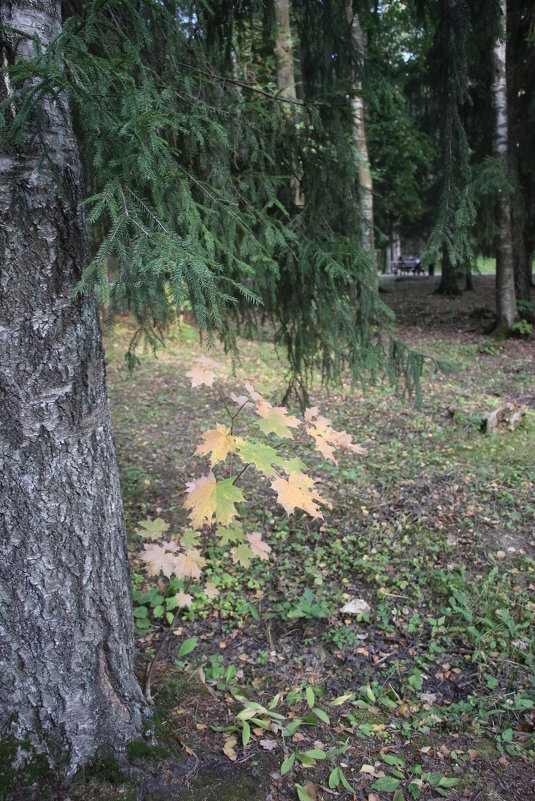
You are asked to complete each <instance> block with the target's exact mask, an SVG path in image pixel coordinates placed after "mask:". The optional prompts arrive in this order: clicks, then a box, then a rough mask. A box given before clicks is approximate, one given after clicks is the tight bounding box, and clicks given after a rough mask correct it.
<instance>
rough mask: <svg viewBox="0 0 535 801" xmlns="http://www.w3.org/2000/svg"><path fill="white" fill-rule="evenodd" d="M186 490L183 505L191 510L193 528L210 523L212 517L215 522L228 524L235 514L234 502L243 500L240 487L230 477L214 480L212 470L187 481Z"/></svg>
mask: <svg viewBox="0 0 535 801" xmlns="http://www.w3.org/2000/svg"><path fill="white" fill-rule="evenodd" d="M187 491H188V494H189V497H188V498H186V500H185V502H184V506H185V508H186V509H190V510H191V511H190V518H191V524H192V526H193V528H202V527H203V526H204V525H205V524H207V523H208V524H210V523H211V522H212V518H214V519H215V522H216V523H222V524H223V525H224V526H228V525H229V524H230V523H231V522H232V520H233V519H234V518H235V517H236V515H237V511H236V507H235V504H236V503H240V501H243V500H244V497H243V493H242V491H241V489H240V488H239V487H236V486H235V485H234V483H233V479H232V478H224V479H223V480H222V481H216V478H215V476H214V474H213V473H212V471H210V473H209V474H208V475H207V476H201V477H200V478H198V479H196V480H195V481H192V482H191V483H189V484H188V485H187Z"/></svg>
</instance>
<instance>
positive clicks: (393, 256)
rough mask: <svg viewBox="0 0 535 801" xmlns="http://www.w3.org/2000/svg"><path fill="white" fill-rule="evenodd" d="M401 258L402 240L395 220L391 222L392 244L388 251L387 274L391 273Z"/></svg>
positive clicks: (390, 243)
mask: <svg viewBox="0 0 535 801" xmlns="http://www.w3.org/2000/svg"><path fill="white" fill-rule="evenodd" d="M400 256H401V238H400V236H399V231H398V228H397V225H396V222H395V221H394V220H390V242H389V243H388V247H387V249H386V264H385V273H391V272H392V268H393V266H394V264H397V263H398V261H399V259H400Z"/></svg>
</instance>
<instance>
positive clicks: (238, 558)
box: [230, 542, 253, 567]
mask: <svg viewBox="0 0 535 801" xmlns="http://www.w3.org/2000/svg"><path fill="white" fill-rule="evenodd" d="M230 555H231V556H232V560H233V561H234V562H239V563H240V565H243V566H244V567H249V565H250V564H251V559H252V558H253V552H252V550H251V548H250V546H249V545H248V544H247V543H246V542H243V543H242V544H241V545H237V546H236V547H235V548H233V549H232V550H231V552H230Z"/></svg>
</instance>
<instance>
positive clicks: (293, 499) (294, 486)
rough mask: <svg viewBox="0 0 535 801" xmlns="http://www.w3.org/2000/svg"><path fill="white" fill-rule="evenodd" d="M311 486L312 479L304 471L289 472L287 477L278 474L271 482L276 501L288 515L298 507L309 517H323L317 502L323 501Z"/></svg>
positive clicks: (312, 483) (312, 485) (312, 484)
mask: <svg viewBox="0 0 535 801" xmlns="http://www.w3.org/2000/svg"><path fill="white" fill-rule="evenodd" d="M313 487H314V481H313V479H311V478H309V476H306V475H305V474H304V473H290V475H289V476H288V479H285V478H281V477H280V476H279V477H278V478H276V479H275V481H273V482H272V484H271V488H272V489H274V490H275V492H276V493H277V500H278V502H279V503H280V504H281V506H283V507H284V509H285V510H286V512H287V513H288V514H289V515H291V514H293V512H294V511H295V509H296V508H299V509H303V511H304V512H307V513H308V514H309V515H311V517H321V518H323V515H322V514H321V512H320V510H319V507H318V505H317V503H325V501H324V500H323V498H322V497H321V496H320V495H319V493H318V492H317V490H315V489H313Z"/></svg>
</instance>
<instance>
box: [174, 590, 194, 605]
mask: <svg viewBox="0 0 535 801" xmlns="http://www.w3.org/2000/svg"><path fill="white" fill-rule="evenodd" d="M175 598H176V601H177V603H178V606H191V603H192V601H193V598H192V597H191V595H190V594H189V593H188V592H182V591H181V592H177V594H176V595H175Z"/></svg>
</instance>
